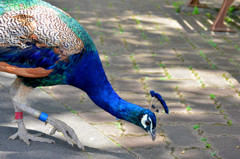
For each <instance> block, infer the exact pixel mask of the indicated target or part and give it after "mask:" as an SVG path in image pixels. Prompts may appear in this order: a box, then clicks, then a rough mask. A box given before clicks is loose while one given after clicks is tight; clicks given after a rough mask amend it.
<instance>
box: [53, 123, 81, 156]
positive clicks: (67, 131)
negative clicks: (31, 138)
mask: <svg viewBox="0 0 240 159" xmlns="http://www.w3.org/2000/svg"><path fill="white" fill-rule="evenodd" d="M51 120H52V121H50V122H49V123H50V124H52V125H53V126H54V127H53V129H52V130H51V132H50V135H54V134H55V133H56V131H58V132H62V133H63V135H64V137H65V138H66V141H67V143H68V144H70V145H71V146H73V145H74V144H76V145H77V147H78V148H79V149H82V151H84V146H83V145H82V144H81V143H80V141H79V140H78V137H77V135H76V134H75V132H74V130H73V129H72V128H71V127H69V126H68V125H67V124H65V123H64V122H62V121H60V120H56V119H51Z"/></svg>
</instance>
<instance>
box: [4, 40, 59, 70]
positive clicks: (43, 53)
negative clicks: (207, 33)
mask: <svg viewBox="0 0 240 159" xmlns="http://www.w3.org/2000/svg"><path fill="white" fill-rule="evenodd" d="M58 60H59V55H57V54H55V53H54V52H53V49H51V48H39V47H37V46H36V45H34V44H31V46H30V47H28V48H25V49H21V48H19V47H1V49H0V61H2V62H6V63H8V64H10V65H13V66H18V67H23V68H37V67H42V68H44V69H46V70H49V69H53V68H54V67H55V66H56V62H57V61H58Z"/></svg>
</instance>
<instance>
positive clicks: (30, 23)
mask: <svg viewBox="0 0 240 159" xmlns="http://www.w3.org/2000/svg"><path fill="white" fill-rule="evenodd" d="M0 71H2V72H8V73H12V74H15V75H17V78H16V79H15V81H14V82H13V83H12V85H11V88H10V97H11V99H12V102H13V106H14V110H15V122H16V124H17V126H18V131H17V132H16V133H15V134H13V135H12V136H10V137H9V139H12V140H14V139H16V138H19V139H20V140H22V141H23V142H25V143H26V144H28V145H29V144H30V141H39V142H46V143H54V140H51V139H47V138H43V137H41V136H40V135H36V134H35V135H33V134H29V133H28V131H27V129H26V127H25V125H24V122H23V112H25V113H28V114H30V115H32V116H33V117H35V118H37V119H39V120H41V121H43V122H46V123H49V124H51V125H53V129H52V130H51V132H50V135H53V134H54V133H55V132H56V131H59V132H62V133H63V135H64V137H65V138H66V141H67V142H68V143H69V144H70V145H72V146H73V145H74V144H76V145H77V147H78V148H80V149H82V150H84V146H83V145H82V144H81V142H80V141H79V139H78V137H77V135H76V134H75V132H74V130H73V129H72V128H71V127H69V126H68V125H67V124H65V123H64V122H62V121H60V120H58V119H55V118H53V117H51V116H49V115H48V114H47V113H44V112H41V111H39V110H36V109H34V108H32V107H31V106H29V105H28V104H27V96H28V95H29V94H30V93H31V92H32V90H33V89H34V88H36V87H39V86H53V85H71V86H74V87H77V88H79V89H81V90H83V91H84V92H86V94H87V95H88V96H89V98H90V99H91V100H92V101H93V102H94V103H95V104H96V105H97V106H99V107H101V108H102V109H104V110H105V111H107V112H109V113H110V114H112V115H113V116H115V117H117V118H118V119H123V120H126V121H128V122H131V123H133V124H135V125H137V126H140V127H141V128H143V129H144V130H146V131H147V132H149V134H150V135H151V137H152V140H154V139H155V137H156V130H155V129H156V125H157V119H156V116H155V112H153V111H152V110H150V109H145V108H142V107H140V106H138V105H135V104H132V103H129V102H127V101H125V100H123V99H122V98H120V97H119V96H118V95H117V93H116V92H115V91H114V89H113V88H112V86H111V84H110V82H109V81H108V79H107V77H106V74H105V72H104V69H103V66H102V63H101V60H100V58H99V55H98V51H97V49H96V46H95V45H94V43H93V40H92V39H91V37H90V36H89V34H88V33H87V32H86V31H85V29H84V28H83V27H82V26H81V25H80V24H79V23H78V22H77V21H76V20H75V19H73V18H72V17H71V16H70V15H69V14H67V13H66V12H64V11H63V10H61V9H59V8H57V7H55V6H53V5H51V4H49V3H47V2H45V1H42V0H0ZM150 94H151V96H152V98H153V99H155V101H156V102H158V103H161V104H162V105H163V107H164V109H165V112H166V113H168V112H169V110H168V107H167V105H166V103H165V101H164V100H163V98H162V97H161V95H160V94H158V93H155V92H154V91H151V92H150ZM156 102H155V103H152V108H155V105H156Z"/></svg>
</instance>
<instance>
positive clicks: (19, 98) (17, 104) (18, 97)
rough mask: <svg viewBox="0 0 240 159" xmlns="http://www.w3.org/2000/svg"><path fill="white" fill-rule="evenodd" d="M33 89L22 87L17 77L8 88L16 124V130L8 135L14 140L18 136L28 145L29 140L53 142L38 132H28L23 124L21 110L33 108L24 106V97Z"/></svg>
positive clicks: (28, 110)
mask: <svg viewBox="0 0 240 159" xmlns="http://www.w3.org/2000/svg"><path fill="white" fill-rule="evenodd" d="M32 90H33V88H31V87H29V88H27V87H26V88H23V87H22V84H21V79H20V78H17V79H16V80H15V81H14V82H13V84H12V86H11V89H10V96H11V98H12V101H13V105H14V108H15V120H14V122H15V123H17V125H18V131H17V132H16V133H15V134H14V135H12V136H10V137H9V139H10V140H14V139H16V138H17V137H19V139H20V140H22V141H23V142H25V143H26V144H27V145H30V140H31V141H39V142H47V143H54V141H53V140H51V139H45V138H42V137H40V136H41V135H42V133H39V134H33V135H32V134H29V133H28V131H27V129H26V127H25V124H24V122H23V114H22V111H25V110H27V112H33V111H34V109H32V108H31V107H27V106H26V98H27V96H28V94H29V93H30V92H31V91H32Z"/></svg>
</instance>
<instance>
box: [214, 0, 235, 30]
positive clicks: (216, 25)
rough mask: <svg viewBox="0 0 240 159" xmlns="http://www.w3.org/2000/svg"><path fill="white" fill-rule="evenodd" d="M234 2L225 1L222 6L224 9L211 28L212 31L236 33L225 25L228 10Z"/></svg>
mask: <svg viewBox="0 0 240 159" xmlns="http://www.w3.org/2000/svg"><path fill="white" fill-rule="evenodd" d="M233 2H234V0H224V1H223V4H222V8H221V10H220V11H219V13H218V16H217V18H216V20H215V22H214V24H213V25H212V27H211V30H212V31H221V32H235V31H234V30H232V29H231V28H228V27H227V26H226V25H224V23H223V22H224V18H225V16H226V14H227V11H228V8H229V7H230V6H231V4H232V3H233Z"/></svg>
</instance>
